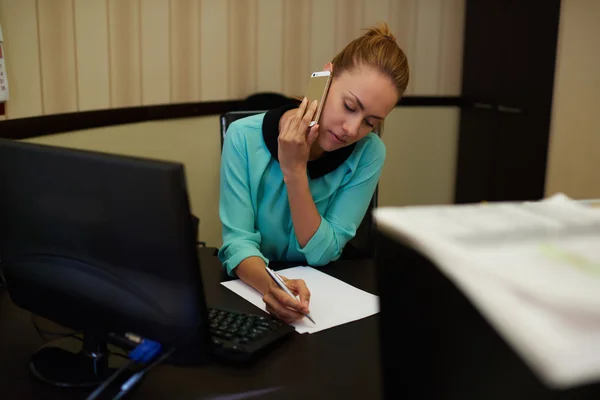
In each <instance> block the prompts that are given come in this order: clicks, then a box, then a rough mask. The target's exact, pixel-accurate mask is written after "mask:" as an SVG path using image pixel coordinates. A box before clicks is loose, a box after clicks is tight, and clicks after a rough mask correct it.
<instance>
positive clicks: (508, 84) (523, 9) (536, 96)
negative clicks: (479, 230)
mask: <svg viewBox="0 0 600 400" xmlns="http://www.w3.org/2000/svg"><path fill="white" fill-rule="evenodd" d="M559 14H560V0H530V1H519V0H502V1H496V0H467V4H466V22H465V23H466V26H465V46H464V61H463V78H462V82H463V84H462V95H463V98H464V102H463V106H462V108H461V117H460V130H459V144H458V160H457V173H456V186H455V201H456V202H457V203H466V202H479V201H484V200H487V201H502V200H535V199H539V198H542V197H543V195H544V182H545V175H546V159H547V152H548V138H549V134H550V119H551V105H552V91H553V87H554V68H555V57H556V42H557V37H558V22H559Z"/></svg>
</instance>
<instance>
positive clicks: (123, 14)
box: [108, 0, 142, 108]
mask: <svg viewBox="0 0 600 400" xmlns="http://www.w3.org/2000/svg"><path fill="white" fill-rule="evenodd" d="M108 22H109V51H110V54H109V58H110V89H111V92H110V94H111V99H110V102H111V106H112V107H113V108H116V107H131V106H139V105H141V103H142V85H141V83H142V68H141V43H140V0H108Z"/></svg>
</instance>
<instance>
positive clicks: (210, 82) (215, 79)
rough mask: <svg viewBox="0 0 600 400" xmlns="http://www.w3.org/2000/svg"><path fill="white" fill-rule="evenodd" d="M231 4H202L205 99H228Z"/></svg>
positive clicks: (213, 0) (219, 0)
mask: <svg viewBox="0 0 600 400" xmlns="http://www.w3.org/2000/svg"><path fill="white" fill-rule="evenodd" d="M228 7H229V2H228V1H226V0H202V1H201V4H200V8H201V9H200V49H201V51H202V55H201V58H200V93H201V98H202V100H203V101H211V100H225V99H228V98H229V96H228V93H229V90H228V88H229V86H230V83H229V81H228V79H227V78H228V71H229V67H228V65H229V58H228V56H227V54H228V47H227V44H228V43H229V40H228V37H229V36H228V27H227V21H228Z"/></svg>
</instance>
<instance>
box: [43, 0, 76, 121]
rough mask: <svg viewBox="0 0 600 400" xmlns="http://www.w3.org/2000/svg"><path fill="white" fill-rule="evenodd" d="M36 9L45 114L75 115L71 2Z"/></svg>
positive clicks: (60, 0) (64, 0)
mask: <svg viewBox="0 0 600 400" xmlns="http://www.w3.org/2000/svg"><path fill="white" fill-rule="evenodd" d="M37 6H38V21H39V35H40V59H41V68H42V94H43V101H44V113H45V114H59V113H68V112H74V111H77V103H78V101H77V73H76V69H75V26H74V15H73V1H72V0H54V1H38V2H37Z"/></svg>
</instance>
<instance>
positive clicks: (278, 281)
mask: <svg viewBox="0 0 600 400" xmlns="http://www.w3.org/2000/svg"><path fill="white" fill-rule="evenodd" d="M265 268H266V270H267V273H268V274H269V276H270V277H271V278H272V279H273V280H274V281H275V283H276V284H277V286H279V287H280V288H281V290H283V291H284V292H285V293H287V294H288V295H289V296H290V297H291V298H293V299H294V300H296V301H297V300H298V299H297V298H296V296H294V294H293V293H292V292H291V291H290V289H289V288H288V287H287V285H286V284H285V282H284V281H283V279H281V277H280V276H279V275H278V274H277V273H276V272H275V271H273V270H272V269H271V268H269V267H265ZM304 315H305V316H306V317H307V318H308V319H310V320H311V322H312V323H313V324H315V325H316V324H317V323H316V322H315V320H314V319H313V318H312V316H311V315H310V312H308V313H307V314H304Z"/></svg>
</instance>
